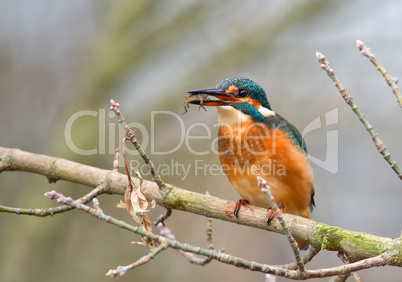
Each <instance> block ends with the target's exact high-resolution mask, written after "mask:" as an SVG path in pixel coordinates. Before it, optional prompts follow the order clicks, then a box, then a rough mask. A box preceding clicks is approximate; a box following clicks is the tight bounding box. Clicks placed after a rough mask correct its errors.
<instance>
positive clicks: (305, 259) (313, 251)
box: [277, 246, 321, 269]
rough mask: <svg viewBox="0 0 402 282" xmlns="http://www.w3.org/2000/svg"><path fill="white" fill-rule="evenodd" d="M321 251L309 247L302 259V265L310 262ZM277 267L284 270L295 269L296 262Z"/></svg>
mask: <svg viewBox="0 0 402 282" xmlns="http://www.w3.org/2000/svg"><path fill="white" fill-rule="evenodd" d="M320 251H321V249H320V248H315V247H314V246H310V248H309V249H308V251H307V253H306V254H305V255H304V256H303V257H302V261H303V263H304V264H307V263H308V262H310V261H311V260H312V259H313V258H314V257H315V256H316V255H317V254H318V253H319V252H320ZM277 266H278V267H282V268H286V269H297V268H298V264H297V262H292V263H288V264H282V265H277Z"/></svg>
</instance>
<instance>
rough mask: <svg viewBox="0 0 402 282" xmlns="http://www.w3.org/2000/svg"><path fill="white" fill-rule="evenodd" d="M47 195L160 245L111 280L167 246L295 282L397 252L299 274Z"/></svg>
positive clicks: (384, 260)
mask: <svg viewBox="0 0 402 282" xmlns="http://www.w3.org/2000/svg"><path fill="white" fill-rule="evenodd" d="M45 195H46V196H47V197H48V198H50V199H56V200H57V202H59V203H63V204H65V205H70V206H71V207H73V208H76V209H78V210H82V211H85V212H86V213H87V214H89V215H91V216H93V217H95V218H97V219H100V220H103V221H105V222H107V223H110V224H113V225H116V226H119V227H121V228H123V229H126V230H130V231H132V232H134V233H136V234H139V235H141V236H144V237H147V238H149V239H150V240H152V241H155V242H157V243H158V244H159V247H157V248H155V249H154V250H153V251H152V252H150V253H149V254H148V255H146V256H144V257H142V258H141V259H140V260H138V261H136V262H134V263H133V264H131V265H128V266H126V267H119V268H118V269H116V270H111V271H109V272H108V273H107V275H108V276H112V277H115V276H116V275H118V274H120V275H121V274H124V273H125V272H126V271H128V270H130V269H133V268H134V267H136V266H139V265H142V264H144V263H147V262H148V261H150V260H151V259H152V258H153V257H154V256H155V255H157V254H158V253H160V252H161V251H163V250H165V249H167V248H168V247H170V248H172V249H177V250H181V251H184V252H190V253H194V254H199V255H201V256H205V257H208V258H211V259H214V260H217V261H219V262H222V263H225V264H229V265H233V266H236V267H239V268H244V269H250V270H253V271H260V272H263V273H269V274H275V275H278V276H283V277H286V278H290V279H296V280H299V279H308V278H322V277H327V276H334V275H341V274H345V273H350V272H353V271H358V270H362V269H366V268H371V267H375V266H384V265H389V264H391V262H392V259H393V258H392V257H393V255H394V253H393V254H391V253H390V252H388V251H387V252H384V253H383V254H381V255H378V256H375V257H372V258H367V259H364V260H361V261H358V262H354V263H350V264H347V265H341V266H338V267H332V268H324V269H318V270H306V271H304V272H300V271H298V270H289V269H283V268H280V267H275V266H271V265H267V264H261V263H256V262H251V261H248V260H245V259H242V258H239V257H234V256H231V255H228V254H224V253H220V252H217V251H214V250H208V249H203V248H200V247H195V246H191V245H188V244H183V243H180V242H178V241H173V240H170V239H168V238H165V237H162V236H158V235H155V234H153V233H150V232H148V231H146V230H144V229H142V228H139V227H135V226H132V225H130V224H127V223H125V222H124V221H122V220H118V219H115V218H113V217H112V216H109V215H106V214H105V213H103V211H101V210H99V209H96V208H91V207H88V206H86V205H83V204H80V203H78V202H77V201H74V200H73V199H71V198H66V197H64V196H63V195H62V194H60V193H57V192H56V191H51V192H47V193H45ZM119 270H120V271H119Z"/></svg>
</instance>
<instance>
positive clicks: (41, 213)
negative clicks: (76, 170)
mask: <svg viewBox="0 0 402 282" xmlns="http://www.w3.org/2000/svg"><path fill="white" fill-rule="evenodd" d="M104 193H106V190H105V188H104V185H103V184H101V185H99V186H98V187H96V188H95V189H93V190H92V191H91V192H89V193H88V194H86V195H85V196H83V197H81V198H79V199H77V200H76V201H77V202H79V203H81V204H86V203H88V202H90V201H91V200H92V199H94V198H95V197H97V196H99V195H102V194H104ZM72 209H73V208H72V207H71V206H69V205H62V206H58V207H54V208H48V209H22V208H14V207H6V206H2V205H0V212H7V213H15V214H21V215H32V216H38V217H46V216H49V215H50V216H53V215H55V214H59V213H63V212H66V211H70V210H72Z"/></svg>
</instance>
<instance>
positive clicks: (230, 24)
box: [0, 0, 402, 281]
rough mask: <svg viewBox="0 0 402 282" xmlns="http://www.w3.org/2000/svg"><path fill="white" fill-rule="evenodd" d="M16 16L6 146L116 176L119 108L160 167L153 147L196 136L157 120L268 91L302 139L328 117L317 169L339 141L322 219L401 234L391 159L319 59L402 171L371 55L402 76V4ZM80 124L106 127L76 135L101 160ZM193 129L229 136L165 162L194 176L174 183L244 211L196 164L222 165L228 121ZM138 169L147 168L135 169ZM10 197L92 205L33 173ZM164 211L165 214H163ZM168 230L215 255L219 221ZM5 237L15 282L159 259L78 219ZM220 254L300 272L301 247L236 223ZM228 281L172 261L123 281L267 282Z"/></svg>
mask: <svg viewBox="0 0 402 282" xmlns="http://www.w3.org/2000/svg"><path fill="white" fill-rule="evenodd" d="M0 3H1V7H2V9H1V10H0V95H1V96H0V97H1V103H0V128H1V132H2V134H1V138H0V141H1V145H2V146H6V147H16V148H20V149H23V150H26V151H31V152H36V153H41V154H48V155H53V156H57V157H62V158H66V159H70V160H75V161H79V162H82V163H86V164H90V165H95V166H97V167H101V168H111V167H112V160H113V154H114V148H115V147H116V146H117V145H118V144H119V142H120V140H121V138H119V137H118V134H117V133H118V126H117V125H116V124H115V120H114V119H111V118H110V117H109V115H108V105H109V99H110V98H113V99H115V100H117V101H118V102H120V104H121V107H122V109H124V111H125V115H126V118H127V120H128V122H137V126H138V125H139V126H140V127H139V129H142V130H139V138H140V140H142V141H143V143H144V145H148V146H147V151H148V153H150V152H151V139H150V138H151V137H153V138H154V144H153V145H154V149H155V150H156V151H168V150H170V149H172V148H174V147H175V146H176V145H177V144H178V143H179V142H180V140H181V138H182V137H183V136H182V135H181V132H182V131H181V127H180V124H179V122H178V120H177V119H176V118H174V117H173V116H171V115H170V116H169V115H162V114H160V115H154V117H155V119H154V120H153V122H152V117H153V115H152V113H154V114H155V111H171V112H173V113H176V114H178V115H181V114H182V113H183V111H184V110H183V105H182V103H183V102H184V96H185V95H186V92H187V91H188V90H191V89H197V88H204V87H213V86H215V85H216V84H217V83H218V82H220V81H221V80H223V79H225V78H228V77H233V76H245V77H249V78H251V79H253V80H255V81H256V82H258V83H259V84H260V85H262V86H263V87H264V88H265V90H266V91H267V93H268V96H269V100H270V103H271V105H272V107H273V109H274V110H275V111H276V112H278V113H280V114H282V115H284V116H285V117H286V118H287V119H288V120H289V121H291V122H293V123H294V124H295V125H296V127H298V128H299V129H300V130H301V131H302V130H303V129H304V128H306V126H307V125H308V124H309V123H310V122H311V121H313V120H315V119H317V118H320V119H321V122H322V128H320V129H317V130H314V131H312V132H310V133H308V134H307V135H306V136H305V138H306V141H307V144H308V148H309V152H310V154H311V155H312V156H314V157H316V158H319V159H325V157H326V150H327V148H326V146H327V143H326V132H327V131H328V130H336V131H337V133H338V148H339V152H338V155H337V160H336V161H337V162H338V165H337V166H336V167H337V172H336V173H333V172H329V171H327V170H325V169H323V168H322V167H320V166H317V165H315V164H312V165H313V169H314V172H315V187H316V202H317V209H316V220H318V221H321V222H325V223H327V224H330V225H337V226H340V227H342V228H345V229H351V230H356V231H364V232H368V233H371V234H375V235H380V236H386V237H398V236H400V230H401V223H402V220H401V217H400V214H401V213H402V206H401V205H400V199H401V198H402V190H401V189H400V188H401V187H400V186H401V185H400V180H398V178H397V177H396V176H395V174H394V172H393V171H392V170H391V169H390V168H389V166H388V164H387V163H386V162H384V161H383V160H382V157H381V155H380V154H378V153H377V152H376V149H375V147H374V146H373V144H372V141H371V140H370V138H369V136H368V135H367V133H366V132H365V129H364V128H363V126H361V124H360V123H359V122H358V120H357V119H356V118H355V116H354V114H353V113H352V112H351V111H350V109H349V107H348V106H346V105H345V104H344V101H343V100H342V98H341V97H340V95H339V93H338V92H337V91H336V89H335V88H334V87H333V85H332V82H331V81H330V80H329V78H327V77H326V75H325V74H324V73H323V72H322V70H320V69H319V67H318V65H317V62H316V58H315V51H316V50H318V51H321V52H323V53H324V54H325V55H327V58H328V60H329V61H330V62H331V63H332V66H333V67H334V68H336V71H337V75H338V77H339V78H340V79H341V80H342V82H343V84H344V86H345V87H346V88H347V89H348V91H349V92H350V93H351V94H352V95H353V97H354V98H355V101H356V102H357V103H358V105H359V107H360V109H361V110H362V111H363V112H364V113H365V114H366V116H367V117H368V118H369V120H370V122H371V123H372V125H373V126H374V127H375V128H376V130H377V132H378V133H379V134H380V136H381V138H382V140H383V141H384V142H385V143H386V145H387V147H388V149H389V151H390V152H391V153H392V154H393V156H394V158H395V159H396V160H397V161H398V160H399V161H401V158H400V156H402V149H401V146H400V140H399V138H400V137H401V132H402V126H401V123H400V122H398V121H397V120H398V117H400V109H399V106H398V104H397V103H396V102H395V98H394V96H393V94H392V92H391V89H390V88H389V87H388V86H387V85H386V84H385V82H384V80H383V79H382V77H381V75H380V74H379V73H378V72H377V71H376V70H375V68H373V67H372V65H371V63H370V62H368V60H367V59H366V58H364V57H363V56H361V55H359V52H358V50H357V48H356V47H355V40H356V39H361V40H363V41H365V43H366V44H367V45H368V46H370V47H372V48H373V49H374V50H375V54H376V55H377V58H378V59H379V60H380V61H381V63H382V64H383V65H384V66H385V67H386V68H387V70H388V71H389V72H390V73H391V74H392V75H393V76H397V77H402V67H401V65H402V64H400V62H399V58H400V56H399V54H400V53H399V52H400V50H399V49H400V48H399V46H400V44H401V43H402V36H401V34H400V27H401V26H402V19H401V17H400V15H399V12H400V11H401V9H402V3H400V2H399V1H386V2H380V1H373V0H368V1H367V0H366V1H363V0H357V1H331V2H329V1H318V0H310V1H290V2H289V1H288V2H283V3H282V2H276V1H248V2H245V1H219V2H217V1H196V0H193V1H180V0H176V1H82V0H71V1H60V0H57V1H51V2H49V1H41V2H38V1H35V2H34V1H9V0H0ZM335 108H336V109H338V112H337V113H338V114H337V117H338V122H337V123H336V124H333V125H330V126H325V118H324V116H325V113H327V112H328V111H331V110H333V109H335ZM80 111H90V112H85V113H87V114H88V113H90V114H91V115H92V116H91V115H85V116H82V117H80V118H79V119H77V120H76V121H75V122H74V123H73V125H72V132H71V138H72V141H73V143H74V144H75V145H76V146H77V147H78V148H81V149H85V150H90V149H96V150H97V151H96V154H92V155H81V154H77V153H76V152H74V151H73V150H71V147H69V146H68V142H66V138H65V132H64V131H65V127H66V124H67V122H68V121H69V118H70V117H71V116H72V115H74V114H76V113H79V112H80ZM128 113H131V115H130V116H128ZM182 118H183V121H184V126H185V129H188V128H189V126H190V125H192V124H194V123H196V122H201V121H202V122H204V123H206V124H207V125H208V126H209V128H211V129H213V132H212V137H211V140H201V141H198V140H194V141H190V145H191V147H192V149H194V150H196V151H198V152H203V151H208V152H209V153H208V154H205V155H195V154H192V153H191V152H190V151H189V150H188V147H187V146H185V145H183V146H181V147H180V148H179V149H178V150H175V151H174V152H173V153H171V154H165V155H153V156H152V158H153V161H154V162H155V163H156V164H171V163H172V162H173V163H175V164H176V163H177V164H183V165H185V166H190V173H189V176H187V177H184V174H183V173H180V172H179V173H177V171H176V172H175V171H170V172H169V173H166V175H163V176H164V180H165V181H166V182H168V183H174V184H175V185H177V186H179V187H183V188H188V189H191V190H193V191H197V192H200V193H205V192H206V191H209V192H210V194H211V195H213V196H218V197H222V198H225V199H231V200H237V199H238V195H237V194H236V192H235V191H234V189H233V188H232V187H231V185H230V183H229V182H228V181H227V179H226V177H225V176H223V175H220V176H213V175H204V174H203V172H202V171H201V170H198V171H197V170H195V169H194V168H195V162H196V161H198V162H199V163H200V164H201V165H210V164H216V163H219V161H218V157H217V155H216V154H213V153H212V150H211V141H212V139H214V138H215V137H216V128H214V125H215V124H216V122H217V114H216V112H215V111H214V110H213V109H209V110H208V112H207V113H205V112H204V111H203V110H201V111H197V110H196V108H195V107H192V108H190V110H189V112H188V113H187V114H186V115H184V116H183V117H182ZM151 123H152V124H151ZM141 126H142V127H141ZM151 126H153V127H151ZM152 128H154V131H151V129H152ZM205 134H206V132H205V129H203V128H201V127H198V128H194V129H193V130H192V131H191V135H205ZM147 138H148V139H147ZM333 149H335V148H333ZM132 159H133V160H135V161H136V160H138V161H139V158H138V157H137V158H136V157H135V156H133V157H132ZM140 164H142V163H141V162H140ZM170 167H171V166H170ZM144 171H146V170H144ZM201 172H202V173H201ZM144 176H145V177H146V178H148V179H149V176H147V175H144ZM0 187H1V191H0V199H1V204H4V205H8V206H18V207H26V208H29V207H30V208H38V207H50V206H52V204H53V203H52V202H50V201H49V200H48V199H46V198H45V197H43V196H42V195H43V193H44V192H46V191H49V190H51V189H57V190H58V191H60V192H62V193H64V194H65V195H70V196H73V197H77V196H79V195H82V194H84V193H85V192H87V191H88V190H87V188H85V190H83V189H82V187H80V186H78V185H73V184H71V183H62V182H58V183H56V184H52V185H51V186H49V184H48V183H47V181H46V179H45V178H43V177H40V176H37V175H27V174H22V173H3V174H1V176H0ZM217 187H219V189H217ZM220 187H222V188H220ZM100 201H101V205H102V207H103V208H104V209H105V211H106V212H108V213H110V214H114V215H115V216H117V217H120V218H122V219H124V220H127V221H130V218H129V216H128V215H127V214H125V212H124V211H122V210H118V209H116V208H115V207H114V205H115V204H116V203H117V202H118V201H119V197H118V196H102V197H101V198H100ZM378 203H381V204H382V205H381V206H378ZM161 211H162V209H156V210H155V211H153V212H152V213H151V216H154V217H155V216H157V215H159V213H160V212H161ZM168 224H169V226H170V228H172V229H173V230H174V232H175V234H176V237H177V239H178V240H180V241H182V242H189V243H191V244H193V245H204V246H206V242H205V237H206V235H205V218H201V217H197V216H194V215H191V214H186V213H183V212H178V211H176V212H174V213H173V217H172V218H170V219H169V221H168ZM0 230H1V232H0V249H1V252H0V279H1V280H2V281H38V280H40V281H54V280H56V279H57V280H58V281H72V280H75V281H84V280H85V281H110V278H107V277H104V274H105V273H106V271H107V270H108V269H109V268H112V267H115V266H117V265H119V264H127V263H129V262H131V261H134V260H135V259H136V258H138V257H139V256H140V255H143V254H145V253H147V250H146V249H145V248H143V247H139V246H137V245H130V242H131V241H136V240H138V238H133V236H131V234H128V233H127V232H123V231H121V230H118V229H116V228H113V227H112V226H107V225H105V224H101V223H100V222H98V221H94V220H93V219H91V218H90V217H85V216H79V215H78V214H77V213H75V212H69V213H66V214H63V215H58V216H55V217H54V218H46V219H40V218H33V217H24V216H15V215H12V214H1V215H0ZM126 233H127V234H126ZM214 243H215V245H216V247H217V248H221V247H224V248H225V249H226V250H227V251H228V252H230V253H231V254H233V255H237V256H241V257H244V258H247V259H252V260H256V261H260V262H265V263H270V264H280V263H285V262H288V261H290V260H292V252H291V250H290V248H289V246H288V243H287V241H286V238H285V237H283V236H280V235H277V234H271V233H269V234H268V233H267V232H264V231H261V230H254V229H251V228H247V227H243V226H234V225H233V224H228V223H225V222H217V221H215V222H214ZM335 263H336V264H338V263H339V261H338V258H337V257H336V256H335V254H333V253H320V254H319V256H318V258H315V259H314V261H313V262H312V263H310V264H309V265H308V266H309V268H313V267H314V268H319V267H325V266H331V265H334V264H335ZM227 270H229V268H228V267H227V266H223V265H221V264H218V263H212V264H210V265H208V266H206V267H205V268H202V267H197V266H193V265H190V264H188V263H187V262H186V261H185V260H184V259H182V257H181V255H179V254H178V253H176V252H173V251H169V252H165V253H164V254H162V255H160V256H158V257H157V258H156V259H155V261H154V262H152V263H150V264H148V265H146V266H144V267H141V268H139V269H137V270H135V271H133V272H130V273H128V274H127V275H126V276H125V277H121V278H117V279H119V280H122V281H126V280H133V279H136V280H137V281H144V280H148V281H153V280H161V281H202V280H206V279H211V278H212V279H213V280H222V279H225V280H229V279H230V280H231V281H243V280H246V279H253V280H256V281H263V276H262V275H261V274H258V273H250V272H248V271H244V270H240V269H233V268H232V269H230V272H228V271H227ZM360 276H361V278H362V279H363V280H364V281H377V280H379V279H380V280H381V281H395V279H396V278H397V277H400V270H399V269H397V268H384V269H377V268H374V269H370V270H366V271H363V272H361V273H360ZM278 281H282V280H281V279H280V278H279V279H278Z"/></svg>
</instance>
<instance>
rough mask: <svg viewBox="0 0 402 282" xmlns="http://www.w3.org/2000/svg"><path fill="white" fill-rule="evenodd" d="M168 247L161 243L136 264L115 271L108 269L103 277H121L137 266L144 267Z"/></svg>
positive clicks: (165, 242) (165, 243)
mask: <svg viewBox="0 0 402 282" xmlns="http://www.w3.org/2000/svg"><path fill="white" fill-rule="evenodd" d="M168 247H169V245H168V243H167V241H166V240H165V241H163V242H162V243H161V244H160V245H159V246H158V247H156V248H155V249H154V250H152V251H151V252H149V253H148V254H147V255H145V256H143V257H141V258H140V259H138V260H137V261H136V262H134V263H132V264H129V265H126V266H118V267H117V268H115V269H110V270H109V271H108V272H107V273H106V274H105V276H110V277H113V278H114V277H116V276H118V275H120V276H123V275H124V274H126V273H127V271H129V270H132V269H134V268H136V267H138V266H141V265H144V264H146V263H148V262H150V261H151V260H152V259H153V258H154V257H155V256H157V255H158V254H159V253H160V252H162V251H164V250H166V249H167V248H168Z"/></svg>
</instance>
